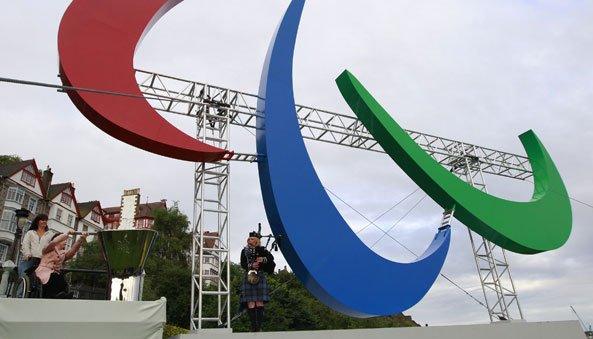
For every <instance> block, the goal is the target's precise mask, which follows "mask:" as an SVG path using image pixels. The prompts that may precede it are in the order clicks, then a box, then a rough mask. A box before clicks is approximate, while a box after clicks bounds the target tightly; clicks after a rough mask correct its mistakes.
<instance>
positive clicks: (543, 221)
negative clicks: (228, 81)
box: [58, 0, 572, 317]
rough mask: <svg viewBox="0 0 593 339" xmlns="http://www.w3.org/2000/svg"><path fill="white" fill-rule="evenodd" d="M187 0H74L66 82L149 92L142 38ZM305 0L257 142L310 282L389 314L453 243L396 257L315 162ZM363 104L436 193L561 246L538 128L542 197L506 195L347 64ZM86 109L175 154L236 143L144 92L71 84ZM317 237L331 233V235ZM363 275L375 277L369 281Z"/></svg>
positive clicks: (406, 166) (196, 154)
mask: <svg viewBox="0 0 593 339" xmlns="http://www.w3.org/2000/svg"><path fill="white" fill-rule="evenodd" d="M180 1H181V0H170V1H167V0H126V1H122V0H102V1H95V0H74V1H73V2H72V4H71V5H70V6H69V7H68V10H67V11H66V13H65V14H64V17H63V19H62V22H61V24H60V32H59V38H58V42H59V53H60V69H61V76H62V80H63V82H64V83H65V84H67V85H71V86H75V87H81V88H93V89H101V90H108V91H113V92H123V93H128V94H132V95H136V96H140V95H141V92H140V90H139V88H138V85H137V84H136V81H135V78H134V69H133V57H134V52H135V49H136V47H137V44H138V42H139V41H140V40H141V38H142V36H144V35H145V34H146V33H147V31H148V30H149V29H150V26H151V25H152V24H153V23H155V22H156V21H157V20H158V19H159V18H160V17H161V16H162V15H163V14H164V13H165V12H167V11H168V10H169V9H170V8H172V7H173V6H175V5H176V4H177V3H179V2H180ZM304 4H305V0H292V2H291V4H290V6H289V8H288V9H287V11H286V13H285V14H284V17H283V19H282V21H281V23H280V25H279V26H278V28H277V30H276V34H275V35H274V38H273V40H272V43H271V45H270V49H269V51H268V55H267V58H266V62H265V65H264V70H263V73H262V78H261V84H260V91H259V92H260V93H259V96H260V98H265V101H264V100H260V102H259V103H258V111H259V112H263V115H262V116H259V117H258V119H257V127H258V128H257V150H258V154H260V155H261V158H262V160H261V161H260V162H259V163H258V166H259V175H260V185H261V189H262V194H263V197H264V204H265V209H266V214H267V217H268V220H269V222H270V225H271V227H272V230H273V232H274V234H276V235H277V236H280V235H281V236H282V237H283V238H282V239H283V240H282V246H281V249H282V253H283V254H284V256H285V258H286V260H287V261H288V262H289V264H290V266H291V268H292V269H293V270H294V272H295V274H296V275H297V276H298V277H299V279H300V280H301V281H302V282H303V283H304V284H305V286H306V287H307V288H308V289H309V291H311V292H312V293H313V294H314V295H315V296H316V297H317V298H319V299H320V300H321V301H322V302H324V303H325V304H326V305H328V306H330V307H332V308H334V309H335V310H338V311H340V312H343V313H346V314H349V315H353V316H360V317H364V316H374V315H388V314H394V313H397V312H401V311H403V310H405V309H407V308H409V307H411V306H413V305H414V304H416V303H417V302H418V301H419V300H420V299H422V297H423V296H424V295H425V294H426V292H427V291H428V290H429V289H430V287H431V286H432V284H433V283H434V281H435V279H436V277H437V276H438V273H439V271H440V269H441V267H442V265H443V263H444V260H445V257H446V255H447V251H448V249H449V243H450V227H448V226H447V227H444V228H441V229H439V231H438V232H437V233H436V235H435V237H434V239H433V241H432V243H431V244H430V246H429V247H428V249H427V250H426V251H425V253H424V254H423V255H422V256H420V257H419V258H417V259H416V260H415V261H414V262H411V263H398V262H392V261H389V260H386V259H384V258H382V257H380V256H378V255H377V254H376V253H374V252H373V251H372V250H370V249H369V248H368V247H367V246H366V245H364V244H363V243H362V242H361V241H360V239H359V238H358V237H357V236H356V235H355V234H354V233H353V232H352V231H351V229H350V227H348V225H347V223H346V222H345V221H344V219H343V218H342V217H341V215H340V214H339V212H338V211H337V209H336V208H335V206H334V205H333V203H332V202H331V200H330V199H329V197H328V195H327V194H326V192H325V190H324V189H323V187H322V185H321V182H320V180H319V178H318V177H317V174H316V172H315V169H314V167H313V164H312V162H311V160H310V158H309V155H308V153H307V151H306V148H305V145H304V142H303V139H302V136H301V133H300V129H299V125H298V120H297V115H296V112H295V106H294V94H293V88H292V61H293V54H294V46H295V41H296V37H297V31H298V27H299V23H300V18H301V14H302V11H303V8H304ZM336 81H337V84H338V87H339V89H340V91H341V93H342V95H343V97H344V98H345V99H346V101H347V102H348V104H349V105H350V107H351V108H352V110H353V111H354V113H355V114H356V115H357V116H358V117H359V119H360V120H361V121H362V122H363V124H364V125H365V126H366V127H367V129H368V130H369V132H370V133H371V134H372V135H373V136H374V137H375V139H376V140H377V141H378V142H379V144H380V145H381V146H382V147H383V149H384V150H385V151H386V152H387V153H388V154H389V155H390V156H391V157H392V158H393V160H394V161H395V162H396V163H397V164H398V165H399V166H400V167H401V168H402V169H403V170H404V172H405V173H406V174H407V175H408V176H409V177H410V178H412V179H413V180H414V181H415V182H416V183H417V184H418V185H419V186H420V187H421V188H422V189H423V190H424V191H425V192H426V193H427V194H428V195H429V196H430V197H431V198H432V199H433V200H434V201H435V202H437V203H438V204H439V205H441V206H442V207H443V208H446V209H450V208H455V216H456V218H457V219H459V220H460V221H461V222H462V223H464V224H465V225H466V226H468V227H469V228H470V229H472V230H474V231H475V232H477V233H479V234H481V235H482V236H484V237H485V238H486V239H488V240H490V241H492V242H494V243H495V244H497V245H499V246H501V247H503V248H505V249H507V250H510V251H513V252H517V253H523V254H535V253H540V252H544V251H548V250H552V249H556V248H558V247H560V246H562V245H563V244H564V243H565V242H566V241H567V239H568V237H569V235H570V231H571V224H572V214H571V207H570V201H569V199H568V195H567V192H566V189H565V187H564V184H563V182H562V179H561V177H560V175H559V173H558V171H557V169H556V167H555V165H554V163H553V161H552V159H551V157H550V156H549V154H548V153H547V151H546V150H545V148H544V146H543V145H542V144H541V142H540V141H539V139H538V138H537V137H536V135H535V134H534V133H533V132H532V131H529V132H526V133H524V134H523V135H521V136H520V139H521V142H522V143H523V145H524V147H525V150H526V152H527V154H528V156H529V161H530V163H531V166H532V169H533V177H534V180H535V184H534V185H535V186H534V187H535V188H534V193H533V197H532V199H531V201H529V202H513V201H508V200H504V199H500V198H497V197H494V196H491V195H488V194H486V193H484V192H481V191H479V190H477V189H474V188H473V187H471V186H470V185H468V184H467V183H465V182H463V181H461V180H460V179H458V178H457V177H456V176H454V175H453V174H452V173H450V172H449V171H447V170H446V169H445V168H443V167H442V166H440V165H439V164H438V163H437V162H436V161H435V160H434V159H432V158H431V157H430V156H429V155H428V154H427V153H425V152H424V151H423V150H422V149H421V148H420V147H419V146H418V145H417V144H416V143H415V142H414V141H413V140H412V139H411V138H410V137H409V136H408V135H407V133H406V132H405V131H404V130H403V129H402V128H401V127H400V126H399V125H398V124H397V123H396V122H395V121H394V120H393V119H392V118H391V116H390V115H389V114H388V113H387V112H386V111H385V110H384V109H383V108H382V107H381V106H380V105H379V103H378V102H377V101H376V100H375V99H374V98H373V97H372V96H371V95H370V93H369V92H368V91H367V90H366V89H365V88H364V87H363V86H362V84H361V83H360V82H359V81H358V80H357V79H356V78H355V77H354V76H353V75H352V74H350V73H349V72H347V71H345V72H344V73H343V74H342V75H340V76H339V77H338V79H337V80H336ZM69 95H70V97H71V99H72V101H73V102H74V103H75V105H76V106H77V107H78V109H79V110H80V111H81V112H82V113H83V114H84V115H85V116H86V117H87V118H88V119H89V120H90V121H91V122H93V123H94V124H95V125H97V126H98V127H99V128H101V129H102V130H103V131H105V132H106V133H108V134H110V135H111V136H113V137H115V138H117V139H119V140H122V141H124V142H126V143H129V144H131V145H133V146H136V147H139V148H142V149H145V150H147V151H150V152H154V153H157V154H161V155H165V156H168V157H172V158H176V159H182V160H189V161H197V162H203V161H205V162H212V161H218V160H222V159H225V158H228V156H229V155H230V154H232V153H231V152H228V151H226V150H222V149H218V148H215V147H212V146H209V145H206V144H203V143H201V142H199V141H197V140H195V139H194V138H192V137H190V136H188V135H186V134H184V133H182V132H181V131H179V130H178V129H176V128H175V127H173V126H172V125H171V124H169V123H168V122H167V121H166V120H164V119H163V118H162V117H161V116H160V115H158V114H157V113H156V111H154V109H152V108H151V107H150V105H149V104H148V103H147V102H146V101H145V100H139V99H137V98H132V97H126V96H110V95H104V94H97V93H88V92H69ZM314 239H331V245H330V246H327V244H325V243H322V242H320V241H315V240H314ZM360 286H364V288H362V289H361V288H360Z"/></svg>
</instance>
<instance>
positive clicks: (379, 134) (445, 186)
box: [336, 71, 572, 254]
mask: <svg viewBox="0 0 593 339" xmlns="http://www.w3.org/2000/svg"><path fill="white" fill-rule="evenodd" d="M336 83H337V84H338V87H339V89H340V92H341V93H342V96H343V97H344V99H345V100H346V101H347V102H348V105H350V108H351V109H352V110H353V111H354V113H355V114H356V115H357V116H358V118H359V119H360V120H361V122H362V123H363V124H364V125H365V127H366V128H367V129H368V131H369V132H370V133H371V134H372V135H373V137H375V139H376V140H377V142H379V144H380V145H381V147H383V149H384V150H385V152H386V153H387V154H389V156H390V157H391V158H392V159H393V160H394V161H395V162H396V163H397V164H398V165H399V166H400V167H401V168H402V169H403V170H404V172H405V173H406V174H407V175H408V176H409V177H410V178H411V179H412V180H414V182H415V183H416V184H417V185H418V186H420V188H422V189H423V190H424V192H426V194H428V195H429V196H430V197H431V198H432V199H433V200H434V201H436V202H437V203H438V204H439V205H440V206H441V207H443V208H445V209H453V208H454V209H455V217H456V218H457V219H458V220H459V221H461V222H462V223H463V224H465V225H466V226H467V227H469V228H470V229H472V230H473V231H475V232H477V233H478V234H480V235H482V236H483V237H484V238H486V239H488V240H490V241H491V242H493V243H495V244H497V245H498V246H500V247H502V248H504V249H507V250H509V251H512V252H516V253H522V254H535V253H540V252H544V251H549V250H553V249H556V248H559V247H560V246H562V245H563V244H564V243H565V242H566V241H567V240H568V237H569V235H570V231H571V228H572V212H571V206H570V200H569V198H568V194H567V192H566V188H565V187H564V183H563V182H562V178H561V177H560V174H559V173H558V170H557V169H556V166H555V165H554V162H553V161H552V159H551V157H550V155H549V154H548V152H547V151H546V149H545V148H544V146H543V145H542V143H541V142H540V141H539V139H538V138H537V136H536V135H535V133H534V132H533V131H531V130H530V131H527V132H525V133H523V134H521V135H520V136H519V139H520V140H521V143H522V144H523V147H524V148H525V151H526V152H527V155H528V157H529V162H530V163H531V168H532V170H533V178H534V181H535V187H534V192H533V196H532V198H531V200H530V201H527V202H516V201H509V200H505V199H501V198H498V197H494V196H492V195H489V194H487V193H485V192H482V191H480V190H479V189H476V188H474V187H472V186H471V185H469V184H468V183H466V182H465V181H463V180H461V179H460V178H458V177H457V176H455V175H454V174H453V173H451V172H450V171H448V170H447V169H446V168H444V167H443V166H441V165H440V164H439V163H438V162H437V161H436V160H434V159H433V158H432V157H431V156H430V155H429V154H427V153H426V152H425V151H424V150H422V148H420V146H418V144H416V142H414V140H412V138H410V136H409V135H408V133H407V132H406V131H404V130H403V129H402V128H401V127H400V126H399V125H398V124H397V122H395V121H394V120H393V118H391V116H390V115H389V113H387V111H385V109H383V107H381V105H380V104H379V103H378V102H377V101H376V100H375V99H374V98H373V96H372V95H371V94H370V93H369V92H368V91H367V90H366V89H365V88H364V86H363V85H362V84H361V83H360V82H359V81H358V80H357V79H356V78H355V77H354V76H353V75H352V74H351V73H350V72H348V71H344V72H343V73H342V74H341V75H340V76H339V77H338V78H337V80H336Z"/></svg>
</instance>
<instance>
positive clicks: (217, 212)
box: [190, 107, 231, 331]
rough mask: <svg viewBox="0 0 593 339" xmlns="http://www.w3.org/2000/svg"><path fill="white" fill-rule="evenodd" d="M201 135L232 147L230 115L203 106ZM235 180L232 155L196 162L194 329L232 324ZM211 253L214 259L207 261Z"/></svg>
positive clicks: (193, 278)
mask: <svg viewBox="0 0 593 339" xmlns="http://www.w3.org/2000/svg"><path fill="white" fill-rule="evenodd" d="M197 138H198V139H199V140H201V141H203V142H206V143H208V144H211V145H214V146H217V147H220V148H223V149H228V146H229V139H230V131H229V119H228V115H227V116H223V115H220V114H219V112H213V111H212V110H211V109H209V108H207V107H205V108H203V109H202V110H201V111H200V112H198V114H197ZM229 184H230V163H229V162H228V161H220V162H216V163H197V164H196V167H195V175H194V217H193V229H192V255H191V260H192V281H191V306H190V307H191V308H190V316H191V321H190V329H191V330H193V331H199V330H201V329H203V328H205V327H220V326H222V325H223V324H224V323H225V322H226V327H227V328H230V326H231V324H230V321H227V320H228V319H230V317H231V314H230V312H231V290H230V289H231V273H230V272H231V271H230V263H231V260H230V248H231V247H230V234H229V232H230V209H229V201H230V196H229ZM206 232H207V233H206ZM207 258H208V259H211V260H210V261H209V262H206V259H207ZM212 261H213V262H212ZM204 267H211V268H215V271H216V274H213V273H212V272H213V271H212V269H210V270H209V271H205V269H204ZM211 303H215V304H216V307H215V308H214V309H215V310H216V313H208V306H211ZM208 323H209V324H208ZM209 325H211V326H209Z"/></svg>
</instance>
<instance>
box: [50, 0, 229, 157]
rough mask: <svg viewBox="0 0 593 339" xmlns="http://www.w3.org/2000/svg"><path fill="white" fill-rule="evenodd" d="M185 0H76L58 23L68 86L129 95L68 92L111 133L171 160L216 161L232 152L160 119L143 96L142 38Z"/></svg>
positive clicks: (65, 81) (97, 124)
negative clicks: (137, 67) (139, 73)
mask: <svg viewBox="0 0 593 339" xmlns="http://www.w3.org/2000/svg"><path fill="white" fill-rule="evenodd" d="M180 2H181V0H126V1H121V0H100V1H99V0H74V1H72V3H71V4H70V6H69V7H68V9H67V10H66V13H65V14H64V16H63V18H62V22H61V23H60V31H59V34H58V49H59V53H60V76H61V78H62V82H63V83H64V85H67V86H73V87H76V88H88V89H96V90H100V91H109V92H117V93H125V94H129V95H130V96H121V95H109V94H101V93H91V92H85V91H68V95H69V96H70V99H71V100H72V101H73V102H74V104H75V105H76V107H77V108H78V109H79V110H80V112H81V113H82V114H84V116H85V117H86V118H87V119H89V120H90V121H91V122H92V123H93V124H95V125H96V126H97V127H99V128H100V129H102V130H103V131H104V132H106V133H107V134H109V135H111V136H112V137H114V138H117V139H119V140H121V141H123V142H126V143H128V144H130V145H132V146H135V147H138V148H141V149H144V150H146V151H149V152H153V153H156V154H160V155H164V156H167V157H171V158H176V159H181V160H188V161H196V162H214V161H218V160H221V159H227V158H228V157H229V156H230V155H232V152H229V151H226V150H223V149H220V148H217V147H213V146H210V145H207V144H205V143H202V142H200V141H198V140H196V139H195V138H193V137H191V136H189V135H187V134H185V133H183V132H182V131H180V130H179V129H177V128H176V127H175V126H173V125H172V124H171V123H169V122H168V121H167V120H165V119H164V118H163V117H161V116H160V115H159V114H158V113H157V112H156V111H155V110H154V109H153V108H152V107H151V106H150V104H149V103H148V101H147V100H146V99H144V98H142V93H141V92H140V89H139V87H138V84H137V83H136V78H135V71H134V66H133V62H134V53H135V51H136V47H137V46H138V44H139V43H140V41H141V40H142V37H143V36H144V35H145V34H146V33H147V32H148V31H149V30H150V28H151V27H152V25H153V24H154V23H155V22H157V21H158V20H159V18H160V17H161V16H163V14H165V13H166V12H167V11H168V10H169V9H171V8H173V7H174V6H175V5H177V4H178V3H180Z"/></svg>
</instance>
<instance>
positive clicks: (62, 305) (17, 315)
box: [0, 298, 166, 339]
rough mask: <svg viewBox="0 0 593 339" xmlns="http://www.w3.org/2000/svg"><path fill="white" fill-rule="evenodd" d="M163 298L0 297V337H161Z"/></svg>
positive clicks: (164, 307)
mask: <svg viewBox="0 0 593 339" xmlns="http://www.w3.org/2000/svg"><path fill="white" fill-rule="evenodd" d="M165 321H166V300H165V299H164V298H162V299H161V300H157V301H97V300H48V299H45V300H44V299H12V298H8V299H7V298H2V299H0V339H21V338H22V339H34V338H43V339H78V338H80V339H83V338H84V339H162V337H163V325H164V323H165Z"/></svg>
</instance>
